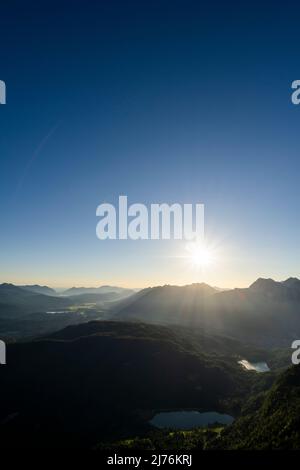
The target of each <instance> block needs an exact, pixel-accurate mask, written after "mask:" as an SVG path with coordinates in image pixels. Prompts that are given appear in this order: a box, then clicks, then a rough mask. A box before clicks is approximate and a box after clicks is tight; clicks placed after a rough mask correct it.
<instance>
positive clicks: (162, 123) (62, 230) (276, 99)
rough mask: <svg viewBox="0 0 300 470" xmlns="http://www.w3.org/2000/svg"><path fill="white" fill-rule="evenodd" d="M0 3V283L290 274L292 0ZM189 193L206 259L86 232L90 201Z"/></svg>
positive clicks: (178, 197)
mask: <svg viewBox="0 0 300 470" xmlns="http://www.w3.org/2000/svg"><path fill="white" fill-rule="evenodd" d="M223 3H224V2H221V1H220V2H214V4H213V5H211V4H210V2H196V1H184V2H183V1H176V0H175V1H173V2H167V1H159V2H156V1H151V2H150V1H149V2H148V1H144V2H137V1H136V2H131V1H128V2H124V1H122V2H121V1H115V0H110V1H98V2H89V3H87V2H83V1H74V2H72V3H71V2H67V1H60V2H56V1H51V2H48V1H45V2H40V3H38V4H37V2H30V1H29V2H26V4H25V3H24V2H21V1H14V0H12V1H11V2H9V4H8V5H6V6H4V7H3V6H1V14H0V41H1V42H0V44H1V47H0V79H2V80H5V82H6V85H7V104H6V105H5V106H0V159H1V163H0V195H1V198H0V208H1V231H0V243H1V252H0V266H1V274H0V281H3V282H4V281H10V282H15V283H23V282H28V283H32V282H37V283H47V284H49V285H53V286H64V287H68V286H71V285H99V284H103V283H105V284H106V283H110V284H121V285H124V286H135V287H142V286H146V285H155V284H164V283H174V284H185V283H189V282H197V281H199V282H202V281H206V282H208V283H211V284H213V285H221V286H224V287H232V286H244V285H248V284H250V283H251V282H252V281H253V280H255V279H256V278H257V277H258V276H264V277H265V276H266V277H274V278H276V279H283V278H285V277H288V276H290V275H292V276H297V275H299V274H300V273H299V265H300V259H299V258H300V256H299V235H300V233H299V232H300V223H299V218H298V214H299V193H300V189H299V166H300V165H299V150H300V140H299V127H300V106H299V107H298V106H294V105H292V103H291V99H290V96H291V88H290V86H291V82H292V81H293V80H295V79H300V70H299V68H300V67H299V50H298V49H299V43H300V41H299V39H300V30H299V22H298V17H299V9H300V8H299V6H297V3H296V2H285V3H284V5H281V6H279V5H274V4H271V2H264V6H262V4H261V2H243V3H242V2H226V5H223ZM120 194H126V195H128V198H129V202H132V203H134V202H140V203H144V204H150V203H159V202H167V203H172V202H180V203H194V204H195V203H196V202H201V203H204V204H205V210H206V234H207V238H208V240H209V242H210V243H213V244H214V245H215V246H217V251H218V256H217V260H216V262H215V263H214V265H213V266H211V267H210V269H207V270H205V271H203V270H199V269H198V270H196V269H194V268H193V267H192V266H191V265H189V263H187V262H186V260H184V259H183V258H182V257H181V254H182V253H183V252H184V243H183V242H174V241H138V242H133V241H130V240H128V241H100V240H98V239H97V238H96V235H95V228H96V223H97V219H96V216H95V211H96V207H97V206H98V204H100V203H102V202H112V203H116V202H117V198H118V196H119V195H120Z"/></svg>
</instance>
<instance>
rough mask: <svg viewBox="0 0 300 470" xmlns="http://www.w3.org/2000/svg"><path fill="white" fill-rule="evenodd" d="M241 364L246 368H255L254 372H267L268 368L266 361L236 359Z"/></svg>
mask: <svg viewBox="0 0 300 470" xmlns="http://www.w3.org/2000/svg"><path fill="white" fill-rule="evenodd" d="M238 363H239V364H241V366H243V367H244V368H245V369H247V370H255V371H256V372H268V371H269V370H270V368H269V366H268V364H267V363H266V362H249V361H247V360H246V359H243V360H242V361H238Z"/></svg>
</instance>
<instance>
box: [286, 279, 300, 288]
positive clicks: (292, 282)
mask: <svg viewBox="0 0 300 470" xmlns="http://www.w3.org/2000/svg"><path fill="white" fill-rule="evenodd" d="M282 284H283V285H285V286H286V287H300V279H298V278H297V277H289V278H288V279H286V280H285V281H282Z"/></svg>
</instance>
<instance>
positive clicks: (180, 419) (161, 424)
mask: <svg viewBox="0 0 300 470" xmlns="http://www.w3.org/2000/svg"><path fill="white" fill-rule="evenodd" d="M233 420H234V418H233V417H232V416H230V415H226V414H222V413H218V412H216V411H208V412H205V413H200V412H199V411H167V412H162V413H157V414H156V415H155V416H154V417H153V418H152V419H151V421H150V424H152V425H153V426H156V427H157V428H172V429H193V428H196V427H205V426H209V425H211V424H215V423H218V424H230V423H232V421H233Z"/></svg>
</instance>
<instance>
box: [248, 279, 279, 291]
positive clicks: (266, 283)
mask: <svg viewBox="0 0 300 470" xmlns="http://www.w3.org/2000/svg"><path fill="white" fill-rule="evenodd" d="M277 286H280V282H276V281H274V279H271V278H264V277H259V278H258V279H256V281H254V282H253V284H251V285H250V286H249V289H251V290H266V289H270V288H271V289H273V288H276V287H277Z"/></svg>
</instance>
